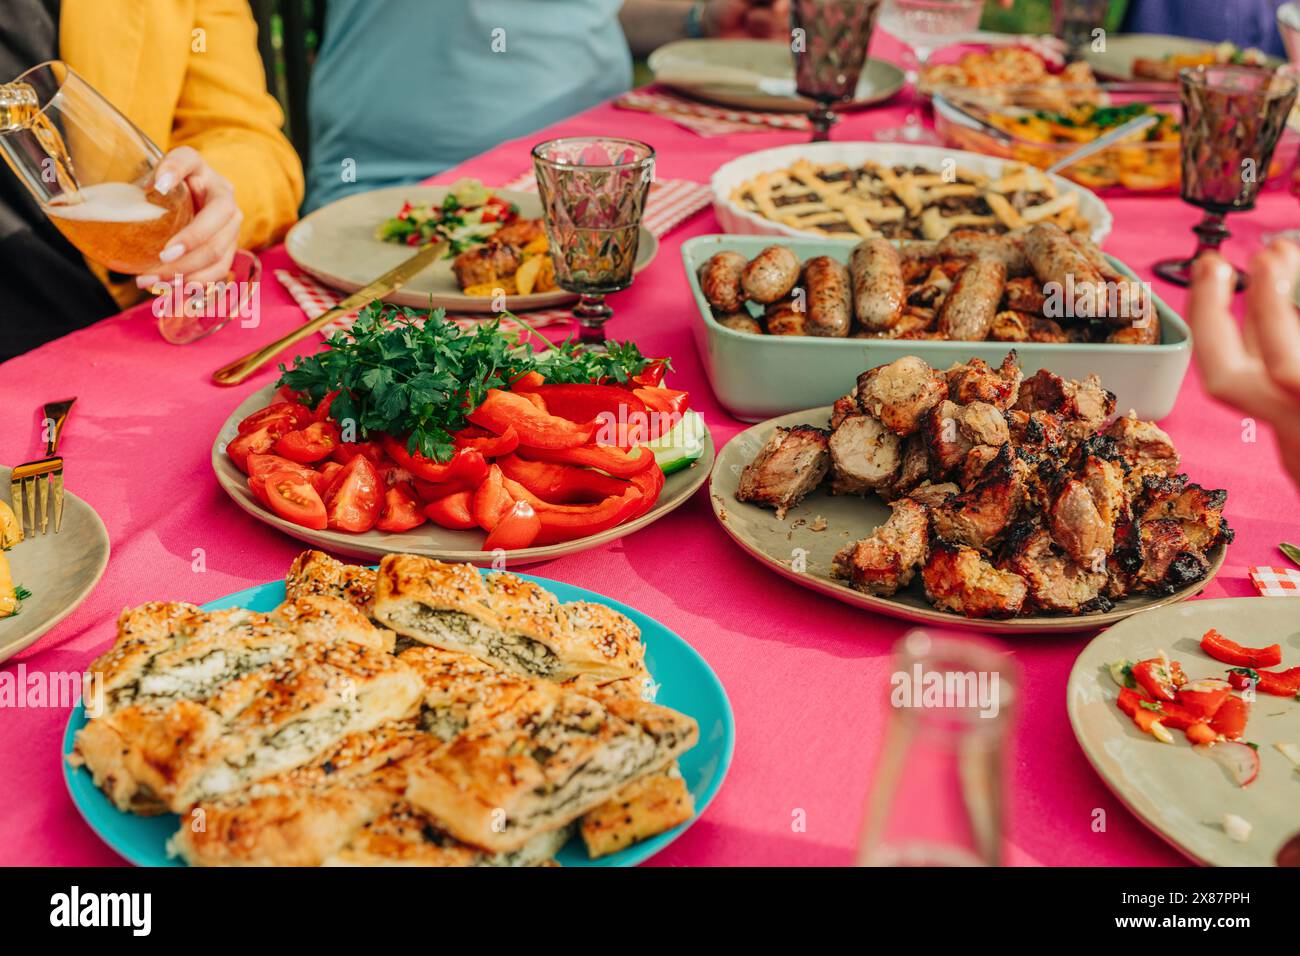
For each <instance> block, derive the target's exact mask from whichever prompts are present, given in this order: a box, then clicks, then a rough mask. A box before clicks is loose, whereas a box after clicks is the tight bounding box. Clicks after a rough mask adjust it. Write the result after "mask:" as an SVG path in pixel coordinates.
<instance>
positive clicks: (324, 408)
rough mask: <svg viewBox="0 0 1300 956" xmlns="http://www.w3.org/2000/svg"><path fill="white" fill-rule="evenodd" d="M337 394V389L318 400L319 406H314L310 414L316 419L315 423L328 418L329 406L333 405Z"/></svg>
mask: <svg viewBox="0 0 1300 956" xmlns="http://www.w3.org/2000/svg"><path fill="white" fill-rule="evenodd" d="M338 393H339V392H338V389H335V390H334V391H332V392H326V393H325V397H324V398H322V399H321V400H320V404H319V405H317V406H316V410H315V411H314V412H313V413H312V414H313V415H314V416H315V417H316V421H318V422H323V421H326V420H327V419H328V418H329V417H330V406H331V405H333V404H334V399H335V397H336V396H337V395H338Z"/></svg>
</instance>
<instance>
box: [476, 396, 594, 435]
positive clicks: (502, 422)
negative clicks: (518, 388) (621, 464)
mask: <svg viewBox="0 0 1300 956" xmlns="http://www.w3.org/2000/svg"><path fill="white" fill-rule="evenodd" d="M532 394H535V393H532V392H523V393H515V392H503V391H501V390H500V389H496V388H490V389H488V393H487V397H486V398H485V399H483V404H481V405H480V406H479V407H478V408H476V409H474V411H472V412H471V413H470V414H469V416H468V417H469V420H470V421H471V422H473V423H474V424H475V425H479V426H481V427H483V428H486V429H487V430H488V431H491V432H495V433H496V434H498V435H504V434H505V433H506V429H507V428H511V427H513V428H514V429H515V431H516V432H518V434H519V441H520V444H523V445H528V446H529V447H531V448H577V447H578V446H580V445H585V444H587V443H588V442H590V441H591V436H592V435H593V434H595V431H596V426H597V423H596V422H594V421H593V422H586V423H581V424H580V423H578V422H571V421H569V420H568V419H565V418H559V417H557V416H555V415H549V414H547V413H546V412H545V411H543V410H541V409H539V408H538V407H537V406H536V405H534V404H533V403H532V402H531V401H529V400H528V398H527V397H526V396H528V395H532Z"/></svg>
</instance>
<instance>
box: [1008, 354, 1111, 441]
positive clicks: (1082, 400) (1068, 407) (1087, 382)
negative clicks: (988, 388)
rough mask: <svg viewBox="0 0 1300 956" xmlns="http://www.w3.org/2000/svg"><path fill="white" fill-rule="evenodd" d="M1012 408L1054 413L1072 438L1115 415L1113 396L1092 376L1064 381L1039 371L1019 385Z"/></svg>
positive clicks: (1084, 433) (1046, 371)
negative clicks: (1079, 379)
mask: <svg viewBox="0 0 1300 956" xmlns="http://www.w3.org/2000/svg"><path fill="white" fill-rule="evenodd" d="M1015 407H1016V408H1019V409H1021V410H1022V411H1026V412H1033V411H1045V412H1054V413H1056V414H1057V415H1059V416H1061V418H1062V420H1063V421H1064V422H1065V426H1066V432H1067V434H1069V435H1070V436H1071V437H1072V438H1076V439H1077V438H1084V437H1086V436H1088V435H1091V434H1093V433H1094V432H1096V431H1097V429H1099V428H1101V426H1102V425H1104V424H1106V420H1107V419H1108V418H1110V416H1111V415H1113V414H1114V413H1115V394H1114V393H1113V392H1108V391H1106V389H1104V388H1102V385H1101V380H1100V379H1099V378H1097V376H1096V375H1089V376H1088V377H1087V378H1085V379H1084V380H1083V381H1081V382H1080V381H1075V380H1074V379H1064V378H1061V376H1059V375H1056V374H1053V373H1052V372H1049V371H1048V370H1047V369H1045V368H1044V369H1039V370H1038V371H1037V372H1035V373H1034V374H1033V375H1032V376H1030V377H1029V378H1027V379H1025V381H1024V383H1023V384H1022V385H1021V386H1020V395H1019V397H1018V398H1017V399H1016V404H1015Z"/></svg>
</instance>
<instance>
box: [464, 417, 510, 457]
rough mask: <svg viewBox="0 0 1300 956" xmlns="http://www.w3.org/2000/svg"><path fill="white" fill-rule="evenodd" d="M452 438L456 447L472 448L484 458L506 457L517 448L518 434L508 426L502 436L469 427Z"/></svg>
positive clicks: (473, 426)
mask: <svg viewBox="0 0 1300 956" xmlns="http://www.w3.org/2000/svg"><path fill="white" fill-rule="evenodd" d="M452 437H453V438H455V439H456V447H458V448H473V449H475V450H476V451H478V453H479V454H480V455H482V456H483V457H484V458H496V457H497V456H499V455H508V454H510V453H511V452H512V451H514V450H515V449H516V448H518V447H519V433H518V432H517V431H515V430H514V428H513V427H509V426H507V428H506V430H505V432H504V433H503V434H500V435H496V434H493V433H492V432H490V431H488V430H487V429H486V428H479V427H478V426H477V425H470V426H469V427H468V428H462V429H461V430H460V431H458V432H456V434H455V435H453V436H452Z"/></svg>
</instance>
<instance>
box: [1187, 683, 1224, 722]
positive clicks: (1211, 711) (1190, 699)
mask: <svg viewBox="0 0 1300 956" xmlns="http://www.w3.org/2000/svg"><path fill="white" fill-rule="evenodd" d="M1231 696H1232V692H1231V690H1229V688H1228V685H1227V684H1224V685H1223V686H1222V687H1213V688H1209V689H1206V690H1188V689H1187V688H1185V687H1184V688H1183V689H1181V690H1180V691H1179V692H1178V703H1179V704H1180V705H1182V706H1183V707H1184V708H1186V710H1187V711H1188V712H1189V713H1191V714H1193V715H1194V716H1195V717H1196V718H1197V719H1198V720H1212V719H1213V718H1214V715H1215V714H1216V713H1218V710H1219V708H1220V707H1222V706H1223V704H1224V701H1226V700H1227V699H1228V698H1229V697H1231Z"/></svg>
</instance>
